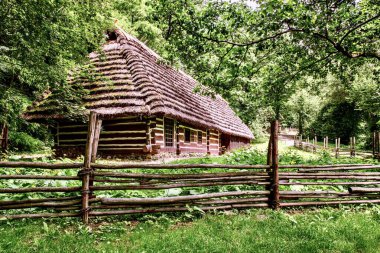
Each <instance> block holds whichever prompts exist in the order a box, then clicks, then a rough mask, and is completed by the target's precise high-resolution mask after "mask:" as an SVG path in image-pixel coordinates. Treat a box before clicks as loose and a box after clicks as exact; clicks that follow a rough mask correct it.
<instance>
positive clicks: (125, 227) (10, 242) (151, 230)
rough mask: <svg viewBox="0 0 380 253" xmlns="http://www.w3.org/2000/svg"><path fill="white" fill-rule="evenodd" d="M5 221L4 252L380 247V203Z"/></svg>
mask: <svg viewBox="0 0 380 253" xmlns="http://www.w3.org/2000/svg"><path fill="white" fill-rule="evenodd" d="M189 215H190V216H193V215H194V214H191V213H189V214H188V215H180V216H179V215H159V216H144V217H140V218H137V220H139V221H134V222H130V221H129V219H126V218H125V217H124V218H123V217H118V218H114V219H108V220H104V219H103V220H101V221H98V222H95V223H94V224H93V225H92V226H91V227H88V228H86V227H84V226H83V225H81V224H80V223H79V222H78V221H77V220H75V219H66V220H45V221H44V220H24V221H10V222H4V223H0V252H17V253H19V252H76V253H80V252H171V253H174V252H379V250H380V209H379V208H378V207H367V208H365V209H364V208H359V210H352V209H351V210H349V209H347V208H346V209H322V210H318V211H316V210H314V211H313V210H307V211H300V210H298V211H287V212H283V211H280V212H274V211H271V210H251V211H249V212H240V213H236V212H225V213H218V214H206V215H202V216H201V217H198V218H194V216H193V218H191V217H190V218H189V219H192V220H191V221H189V220H187V221H186V219H187V218H186V217H189Z"/></svg>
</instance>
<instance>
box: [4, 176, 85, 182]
mask: <svg viewBox="0 0 380 253" xmlns="http://www.w3.org/2000/svg"><path fill="white" fill-rule="evenodd" d="M0 179H47V180H79V181H80V177H78V176H44V175H0Z"/></svg>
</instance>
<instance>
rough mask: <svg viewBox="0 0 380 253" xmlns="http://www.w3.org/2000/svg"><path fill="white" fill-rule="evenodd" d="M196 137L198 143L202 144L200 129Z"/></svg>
mask: <svg viewBox="0 0 380 253" xmlns="http://www.w3.org/2000/svg"><path fill="white" fill-rule="evenodd" d="M197 138H198V140H197V142H198V144H201V145H202V144H203V133H202V131H198V134H197Z"/></svg>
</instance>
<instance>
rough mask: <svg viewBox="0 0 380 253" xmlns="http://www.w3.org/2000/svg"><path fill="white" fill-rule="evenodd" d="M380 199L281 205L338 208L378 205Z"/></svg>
mask: <svg viewBox="0 0 380 253" xmlns="http://www.w3.org/2000/svg"><path fill="white" fill-rule="evenodd" d="M378 203H380V199H373V200H371V199H366V200H337V201H313V202H293V203H290V202H286V203H281V204H280V206H281V207H294V206H336V205H342V204H378Z"/></svg>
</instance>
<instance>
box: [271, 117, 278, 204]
mask: <svg viewBox="0 0 380 253" xmlns="http://www.w3.org/2000/svg"><path fill="white" fill-rule="evenodd" d="M278 125H279V123H278V120H275V121H273V122H272V126H271V135H272V165H271V175H272V180H271V189H270V190H271V195H270V202H271V203H270V204H271V206H272V208H273V209H274V210H278V209H279V208H280V188H279V182H280V180H279V173H278Z"/></svg>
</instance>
